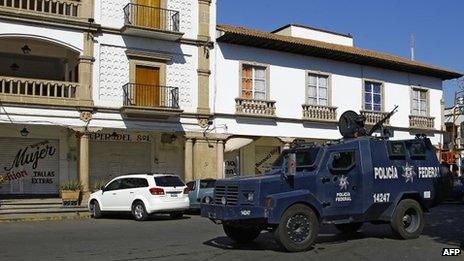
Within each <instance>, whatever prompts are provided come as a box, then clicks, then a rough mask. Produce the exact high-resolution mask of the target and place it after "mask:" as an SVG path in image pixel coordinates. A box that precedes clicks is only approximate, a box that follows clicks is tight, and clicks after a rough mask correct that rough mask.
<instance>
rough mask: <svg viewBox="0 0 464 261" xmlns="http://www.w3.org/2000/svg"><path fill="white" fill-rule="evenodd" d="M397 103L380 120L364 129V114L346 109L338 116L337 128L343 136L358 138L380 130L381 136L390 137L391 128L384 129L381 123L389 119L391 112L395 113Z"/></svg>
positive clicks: (391, 134) (391, 133)
mask: <svg viewBox="0 0 464 261" xmlns="http://www.w3.org/2000/svg"><path fill="white" fill-rule="evenodd" d="M397 109H398V105H396V106H395V108H393V110H392V111H390V112H389V113H388V114H387V115H385V117H383V118H382V119H381V120H380V121H378V122H377V123H375V124H374V126H372V128H370V129H369V131H368V130H366V127H365V122H366V117H365V116H364V115H359V114H357V113H356V112H354V111H346V112H344V113H343V114H342V115H341V116H340V120H339V121H338V129H339V131H340V134H341V135H342V136H343V138H345V139H347V138H358V137H362V136H372V134H373V133H374V132H376V131H378V130H382V137H391V136H393V130H392V129H391V128H390V129H384V128H383V125H384V124H385V122H387V120H388V119H390V117H391V116H393V114H395V113H396V111H397Z"/></svg>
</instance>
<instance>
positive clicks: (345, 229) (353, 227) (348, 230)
mask: <svg viewBox="0 0 464 261" xmlns="http://www.w3.org/2000/svg"><path fill="white" fill-rule="evenodd" d="M362 225H363V223H362V222H356V223H348V224H337V225H335V228H337V230H338V231H340V232H342V233H343V234H354V233H356V232H358V230H359V229H360V228H361V227H362Z"/></svg>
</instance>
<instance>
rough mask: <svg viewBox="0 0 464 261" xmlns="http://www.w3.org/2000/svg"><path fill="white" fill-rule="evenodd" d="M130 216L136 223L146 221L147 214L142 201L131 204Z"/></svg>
mask: <svg viewBox="0 0 464 261" xmlns="http://www.w3.org/2000/svg"><path fill="white" fill-rule="evenodd" d="M132 215H133V216H134V219H135V220H137V221H144V220H147V219H148V213H147V210H146V208H145V205H144V204H143V202H142V201H135V202H134V203H133V204H132Z"/></svg>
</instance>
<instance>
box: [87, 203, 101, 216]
mask: <svg viewBox="0 0 464 261" xmlns="http://www.w3.org/2000/svg"><path fill="white" fill-rule="evenodd" d="M90 211H91V213H92V217H93V218H95V219H99V218H101V217H102V212H101V209H100V204H98V201H96V200H92V201H91V202H90Z"/></svg>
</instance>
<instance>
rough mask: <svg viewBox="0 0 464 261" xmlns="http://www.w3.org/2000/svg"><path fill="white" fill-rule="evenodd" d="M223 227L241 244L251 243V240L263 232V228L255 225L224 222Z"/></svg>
mask: <svg viewBox="0 0 464 261" xmlns="http://www.w3.org/2000/svg"><path fill="white" fill-rule="evenodd" d="M222 228H223V229H224V232H225V233H226V235H227V236H228V237H229V238H230V239H232V240H233V241H235V242H237V243H240V244H245V243H250V242H251V241H253V240H255V239H256V238H257V237H258V236H259V234H261V229H258V228H254V227H243V226H233V225H226V224H223V225H222Z"/></svg>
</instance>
